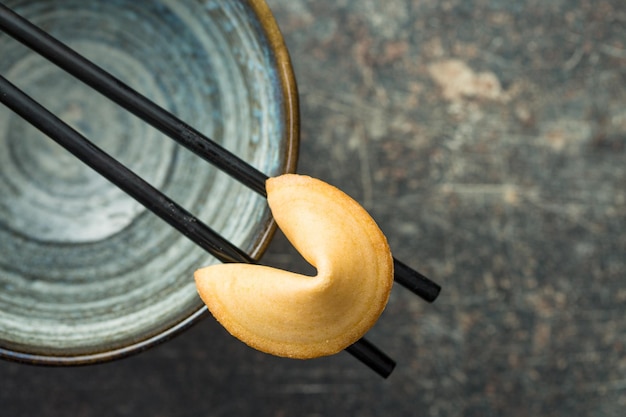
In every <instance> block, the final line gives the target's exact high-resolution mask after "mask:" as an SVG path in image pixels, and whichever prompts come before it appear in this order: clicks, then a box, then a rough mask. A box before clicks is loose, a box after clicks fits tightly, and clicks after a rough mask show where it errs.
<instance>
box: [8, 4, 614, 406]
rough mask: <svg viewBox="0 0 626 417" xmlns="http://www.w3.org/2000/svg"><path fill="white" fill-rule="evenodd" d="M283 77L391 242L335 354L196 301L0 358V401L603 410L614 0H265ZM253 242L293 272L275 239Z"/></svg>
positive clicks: (349, 186) (328, 159)
mask: <svg viewBox="0 0 626 417" xmlns="http://www.w3.org/2000/svg"><path fill="white" fill-rule="evenodd" d="M269 4H270V6H271V7H272V9H273V11H274V12H275V15H276V17H277V20H278V23H279V25H280V26H281V28H282V30H283V32H284V35H285V38H286V41H287V44H288V46H289V48H290V50H291V54H292V58H293V62H294V66H295V71H296V75H297V78H298V83H299V88H300V94H301V115H302V147H301V159H300V168H299V171H300V172H301V173H306V174H310V175H314V176H316V177H319V178H322V179H324V180H327V181H329V182H331V183H333V184H335V185H337V186H339V187H340V188H342V189H344V190H345V191H346V192H348V193H349V194H351V195H352V196H353V197H355V198H356V199H357V200H359V201H360V202H361V203H362V204H363V205H364V206H365V207H366V208H367V209H368V210H370V212H371V213H372V215H373V216H374V217H375V218H376V219H377V221H378V222H379V223H380V226H381V228H382V229H383V230H384V231H385V232H386V234H387V235H388V238H389V241H390V243H391V246H392V249H393V251H394V254H395V256H396V257H397V258H398V259H401V260H403V261H404V262H406V263H408V264H409V265H411V266H413V267H415V268H417V269H419V270H421V271H422V272H424V273H426V274H427V275H429V276H431V277H432V278H434V279H435V280H436V281H438V282H439V283H441V284H442V285H443V287H444V290H443V292H442V294H441V297H440V298H439V299H438V300H437V301H436V302H435V303H434V304H432V305H430V304H427V303H425V302H422V301H421V300H419V299H417V298H416V297H414V296H412V295H410V294H409V293H408V292H407V291H406V290H404V289H403V288H400V287H397V288H394V290H393V292H392V297H391V300H390V303H389V306H388V308H387V310H386V311H385V313H384V314H383V317H382V318H381V320H380V322H379V323H378V324H377V325H376V327H375V328H374V329H373V330H372V331H371V333H370V334H369V336H368V337H369V339H370V340H372V341H373V342H375V343H376V344H378V345H379V346H380V347H381V348H383V349H384V350H385V351H386V352H388V353H389V354H390V355H391V356H393V357H394V358H395V359H396V360H397V362H398V367H397V369H396V371H395V372H394V373H393V374H392V376H391V377H390V378H389V379H388V380H383V379H381V378H379V377H378V376H376V375H375V374H373V373H372V372H371V371H369V370H368V369H366V368H365V367H364V366H362V365H361V364H360V363H359V362H357V361H356V360H355V359H353V358H352V357H351V356H350V355H348V354H346V353H342V354H339V355H336V356H334V357H330V358H324V359H319V360H313V361H306V362H302V361H292V360H286V359H279V358H273V357H270V356H267V355H264V354H261V353H258V352H256V351H254V350H251V349H249V348H247V347H246V346H243V345H242V344H241V343H239V342H238V341H236V340H234V339H232V338H231V337H230V336H228V335H227V334H226V332H225V331H224V330H222V329H221V327H219V326H218V325H217V324H216V323H215V322H214V321H213V320H212V319H211V318H207V320H204V321H203V322H201V323H200V324H199V325H197V326H195V327H193V328H192V329H190V330H189V331H187V332H185V333H184V334H182V335H181V336H179V337H177V338H175V339H174V340H172V341H170V342H168V343H166V344H163V345H160V346H158V347H156V348H154V349H151V350H149V351H147V352H145V353H142V354H140V355H137V356H134V357H131V358H127V359H124V360H120V361H116V362H113V363H109V364H102V365H96V366H89V367H81V368H71V369H60V368H39V367H31V366H25V365H19V364H13V363H8V362H2V363H0V415H2V416H16V417H21V416H34V415H38V416H41V417H43V416H62V415H68V416H69V415H71V416H76V417H80V416H85V417H88V416H151V417H156V416H174V417H182V416H197V415H204V416H276V417H279V416H331V415H333V416H334V415H336V416H349V415H355V416H528V415H539V416H568V417H574V416H597V417H602V416H616V417H617V416H623V415H624V414H623V413H624V411H623V410H625V409H626V318H625V315H626V283H625V278H626V277H625V276H626V87H625V84H626V9H625V8H624V5H623V2H622V1H621V0H612V1H604V0H596V1H590V0H559V1H549V2H548V1H531V0H522V1H504V0H473V1H465V0H413V1H410V0H407V1H404V0H392V1H388V2H383V1H374V0H341V1H337V2H321V1H317V2H316V1H312V0H311V1H304V0H269ZM266 260H267V261H268V262H270V263H273V264H278V265H283V266H286V267H296V268H300V267H302V266H301V263H302V262H301V261H300V260H299V258H298V256H297V255H296V254H295V253H294V252H293V250H292V249H290V247H289V245H288V244H287V243H286V242H285V240H284V238H283V237H282V236H281V235H277V237H276V239H275V241H274V243H273V244H272V246H271V248H270V250H269V252H268V254H267V256H266Z"/></svg>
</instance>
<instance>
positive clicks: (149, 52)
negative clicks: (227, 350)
mask: <svg viewBox="0 0 626 417" xmlns="http://www.w3.org/2000/svg"><path fill="white" fill-rule="evenodd" d="M5 3H6V4H7V6H9V7H10V8H12V9H14V10H15V11H16V12H18V13H20V14H22V15H23V16H24V17H26V18H28V19H29V20H31V21H32V22H33V23H35V24H36V25H38V26H40V27H41V28H43V29H45V30H46V31H48V32H50V33H51V34H53V35H54V36H55V37H57V38H59V39H60V40H62V41H63V42H65V43H66V44H68V45H69V46H70V47H72V48H74V49H76V50H77V51H78V52H79V53H81V54H83V55H85V56H86V57H87V58H89V59H91V60H93V61H94V62H95V63H97V64H98V65H100V66H102V67H104V68H105V69H106V70H107V71H109V72H111V73H112V74H113V75H115V76H116V77H117V78H119V79H121V80H122V81H124V82H125V83H126V84H129V85H130V86H131V87H133V88H134V89H136V90H138V91H139V92H141V93H142V94H144V95H146V96H148V97H149V98H150V99H152V100H153V101H155V102H157V103H158V104H160V105H161V106H163V107H165V108H166V109H168V110H170V111H171V112H173V113H174V114H176V115H178V116H179V117H180V118H181V119H182V120H184V121H185V122H187V123H188V124H190V125H191V126H194V127H195V128H197V129H198V130H199V131H201V132H203V133H205V134H206V135H207V136H209V137H211V138H212V139H214V140H215V141H217V142H219V143H220V144H221V145H222V146H224V147H225V148H227V149H229V150H230V151H232V152H233V153H235V154H236V155H238V156H240V157H241V158H242V159H244V160H245V161H247V162H249V163H250V164H251V165H253V166H254V167H256V168H257V169H258V170H260V171H261V172H263V173H265V174H267V175H270V176H272V175H276V174H279V173H283V172H293V171H294V170H295V161H296V156H297V149H298V109H297V93H296V86H295V81H294V78H293V73H292V69H291V65H290V61H289V57H288V54H287V51H286V49H285V46H284V43H283V40H282V38H281V35H280V32H279V30H278V28H277V26H276V23H275V21H274V19H273V18H272V15H271V12H270V10H269V8H268V6H267V5H266V4H265V3H263V2H262V1H260V0H248V1H245V0H151V1H145V2H144V1H141V2H138V1H135V0H45V1H43V0H40V1H34V0H9V1H6V2H5ZM0 50H2V60H0V73H2V74H3V75H4V76H5V77H6V78H8V79H9V80H10V81H12V82H13V83H14V84H16V85H17V86H19V87H20V88H22V89H23V90H24V91H26V92H27V93H28V94H29V95H31V96H32V97H33V98H35V99H36V100H38V101H39V102H41V103H42V104H43V105H44V106H46V107H47V108H48V109H50V110H52V111H53V112H54V113H55V114H57V115H58V116H60V117H61V118H62V119H63V120H64V121H66V122H67V123H68V124H70V125H72V126H73V127H75V128H76V129H77V130H79V131H80V132H81V133H83V134H84V135H85V136H86V137H88V138H89V139H90V140H91V141H92V142H94V143H95V144H96V145H98V146H99V147H101V148H103V149H104V150H105V151H107V152H108V153H110V154H111V155H113V156H114V157H115V158H116V159H118V160H119V161H121V162H123V163H124V164H125V165H126V166H128V167H129V168H131V169H132V170H133V171H135V172H136V173H138V174H139V175H140V176H142V177H143V178H144V179H146V180H147V181H148V182H150V183H151V184H152V185H154V186H155V187H157V188H159V189H160V190H161V191H162V192H164V193H165V194H166V195H168V196H169V197H171V198H172V199H173V200H175V201H176V202H178V203H179V204H180V205H182V206H183V207H185V208H187V209H188V210H189V211H190V212H192V213H193V214H195V215H196V216H197V217H199V218H200V220H202V221H204V222H206V224H208V225H209V226H210V227H211V228H213V229H214V230H216V231H217V232H219V233H220V234H221V235H223V236H224V237H225V238H227V239H228V240H230V241H231V242H232V243H234V244H235V245H237V246H239V247H240V248H241V249H243V250H245V251H246V252H248V253H249V254H251V255H252V256H253V257H255V258H258V257H259V256H260V255H261V254H262V252H263V251H264V249H265V248H266V245H267V244H268V242H269V240H270V239H271V235H272V231H273V227H274V226H273V222H272V220H271V217H270V213H269V211H268V208H267V205H266V202H265V200H264V199H263V198H262V197H260V196H258V195H257V194H256V193H254V192H253V191H251V190H249V189H247V188H245V187H244V186H242V185H240V184H238V183H237V182H236V181H235V180H233V179H231V178H230V177H228V176H227V175H225V174H223V173H222V172H219V171H218V170H217V169H216V168H214V167H212V166H210V165H209V164H208V163H206V162H204V161H202V160H201V159H200V158H198V157H197V156H195V155H192V154H191V153H190V152H189V151H187V150H186V149H184V148H182V147H180V146H179V145H177V144H176V143H175V142H174V141H172V140H171V139H169V138H167V137H165V136H164V135H162V134H160V133H159V132H158V131H156V130H155V129H153V128H151V127H150V126H148V125H147V124H145V123H144V122H142V121H140V120H139V119H137V118H136V117H134V116H132V115H131V114H129V113H128V112H126V111H125V110H123V109H122V108H120V107H118V106H116V105H115V104H113V103H112V102H110V101H109V100H108V99H106V98H104V97H102V96H101V95H100V94H98V93H96V92H94V91H93V90H91V89H89V88H88V87H86V86H85V85H83V84H81V83H80V82H79V81H77V80H76V79H74V78H72V77H71V76H70V75H67V74H66V73H64V72H63V71H61V70H60V69H58V68H57V67H55V66H54V65H52V64H50V63H48V62H47V61H45V60H44V59H42V58H41V57H39V56H37V55H36V54H35V53H33V52H31V51H30V50H28V49H27V48H25V47H24V46H22V45H21V44H19V43H18V42H16V41H15V40H13V39H10V38H9V37H8V36H6V35H5V34H3V33H1V32H0ZM0 245H1V248H2V249H1V251H0V356H2V357H4V358H8V359H14V360H18V361H28V362H34V363H44V364H81V363H91V362H98V361H104V360H109V359H112V358H117V357H121V356H125V355H128V354H130V353H133V352H138V351H140V350H143V349H145V348H147V347H149V346H152V345H154V344H156V343H158V342H161V341H163V340H165V339H167V338H168V337H170V336H171V335H173V334H176V333H178V332H180V331H181V330H182V329H184V328H186V327H187V326H188V325H190V324H191V323H193V322H195V321H197V320H198V319H199V318H200V317H201V316H203V315H204V314H205V311H206V309H205V306H204V305H203V304H202V302H201V301H200V299H199V297H198V296H197V293H196V289H195V285H194V281H193V272H194V270H195V269H197V268H199V267H202V266H204V265H208V264H211V263H215V262H217V261H216V260H215V259H214V258H213V257H212V256H211V255H209V254H207V253H206V252H204V251H203V250H202V249H199V248H198V247H196V246H195V245H194V244H193V243H192V242H191V241H189V240H188V239H187V238H185V237H184V236H182V235H181V234H179V233H178V232H176V231H175V230H174V229H172V228H171V227H170V226H168V225H167V224H166V223H165V222H163V221H162V220H161V219H159V218H158V217H156V216H155V215H153V214H152V213H150V212H148V211H147V210H146V209H145V208H144V207H142V206H141V205H139V204H138V203H137V202H135V201H134V200H132V199H131V198H130V197H128V196H127V195H125V194H124V193H123V192H121V191H120V190H119V189H117V188H116V187H115V186H113V185H112V184H110V183H109V182H107V181H106V180H105V179H103V178H102V177H100V176H99V175H98V174H96V173H95V172H93V171H92V170H91V169H90V168H88V167H87V166H86V165H84V164H82V163H81V162H79V161H78V160H77V159H75V158H74V157H73V156H71V155H70V154H69V153H68V152H67V151H65V150H64V149H62V148H60V147H59V146H58V145H56V143H54V142H53V141H52V140H50V139H49V138H47V137H45V136H43V135H42V134H40V133H39V132H37V131H36V130H35V129H33V128H32V127H31V126H29V125H28V124H27V123H26V122H24V121H22V120H21V119H20V118H18V117H17V116H16V115H14V114H13V113H12V112H11V111H10V110H8V109H7V108H5V107H0Z"/></svg>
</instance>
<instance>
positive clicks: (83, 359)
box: [0, 0, 300, 366]
mask: <svg viewBox="0 0 626 417" xmlns="http://www.w3.org/2000/svg"><path fill="white" fill-rule="evenodd" d="M242 3H243V4H244V5H245V6H246V7H247V8H248V9H249V10H251V11H252V14H253V15H254V16H255V17H256V19H257V20H258V22H259V23H260V29H261V31H262V32H263V34H264V35H265V38H266V39H265V40H266V41H267V43H268V45H269V50H270V52H271V54H272V56H273V60H274V62H275V64H276V68H275V70H276V72H277V75H278V78H279V80H278V81H279V84H280V89H281V92H282V94H281V98H282V107H283V108H282V114H283V116H284V119H285V126H284V131H283V138H284V140H285V143H284V148H285V152H284V153H283V154H282V155H281V156H282V160H281V161H280V163H281V165H280V168H281V173H293V172H295V171H296V168H297V163H298V156H299V147H300V109H299V96H298V88H297V84H296V78H295V73H294V70H293V65H292V61H291V57H290V54H289V51H288V49H287V46H286V44H285V41H284V38H283V35H282V32H281V31H280V28H279V26H278V23H277V22H276V19H275V18H274V15H273V13H272V11H271V9H270V7H269V5H268V4H267V3H266V2H265V0H242ZM275 232H276V223H275V222H274V220H273V218H272V217H271V215H270V216H267V218H266V220H265V222H264V224H263V227H262V230H261V231H260V234H259V236H258V238H257V239H256V241H255V242H254V243H253V245H252V249H251V251H250V255H251V256H252V257H253V258H254V259H259V258H260V257H261V256H262V255H263V253H264V252H265V251H266V250H267V248H268V246H269V244H270V242H271V240H272V238H273V236H274V234H275ZM208 315H209V313H208V309H207V308H206V306H205V305H204V303H203V302H202V301H201V300H200V298H199V297H198V308H197V309H196V310H195V311H193V312H192V313H191V314H189V315H187V316H186V317H181V319H180V320H179V321H178V322H176V323H173V324H172V325H170V326H169V327H167V328H165V329H163V330H161V331H159V332H158V333H155V334H153V335H147V336H146V337H145V338H143V339H138V340H136V341H134V342H132V343H129V344H128V345H126V346H122V347H114V348H110V349H108V348H106V347H104V348H103V349H102V350H95V349H94V350H93V351H92V352H90V353H80V354H72V353H68V354H59V353H56V352H55V353H54V354H49V355H48V354H43V353H30V352H28V353H26V352H20V351H17V350H15V349H9V348H3V347H0V358H2V359H7V360H10V361H13V362H21V363H27V364H32V365H47V366H72V365H88V364H95V363H102V362H108V361H112V360H114V359H121V358H124V357H128V356H131V355H135V354H138V353H141V352H143V351H145V350H147V349H149V348H152V347H154V346H156V345H159V344H161V343H163V342H166V341H168V340H170V339H172V338H173V337H175V336H177V335H179V334H180V333H182V332H183V331H184V330H186V329H188V328H189V327H191V326H192V325H194V324H196V323H198V322H199V321H200V320H201V319H203V318H205V317H206V316H208Z"/></svg>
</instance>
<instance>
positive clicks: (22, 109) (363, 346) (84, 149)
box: [0, 75, 394, 378]
mask: <svg viewBox="0 0 626 417" xmlns="http://www.w3.org/2000/svg"><path fill="white" fill-rule="evenodd" d="M0 102H1V103H3V104H5V105H6V106H7V107H8V108H10V109H11V110H13V111H14V112H15V113H17V114H18V115H19V116H20V117H22V118H24V119H25V120H26V121H27V122H29V123H30V124H31V125H33V126H34V127H35V128H37V129H39V130H40V131H41V132H42V133H44V134H45V135H47V136H48V137H50V138H51V139H53V140H54V141H55V142H57V143H58V144H59V145H61V146H62V147H64V148H65V149H66V150H68V151H69V152H70V153H72V154H73V155H74V156H76V157H77V158H78V159H80V160H81V161H83V162H84V163H85V164H87V165H88V166H89V167H91V168H92V169H94V170H95V171H96V172H98V173H99V174H100V175H102V176H103V177H105V178H106V179H108V180H109V181H111V182H112V183H113V184H115V185H116V186H118V187H119V188H120V189H122V190H123V191H124V192H126V193H127V194H128V195H129V196H131V197H133V198H134V199H136V200H137V201H138V202H139V203H141V204H142V205H144V206H145V207H146V208H147V209H149V210H150V211H152V212H153V213H154V214H156V215H157V216H159V217H160V218H161V219H163V220H164V221H166V222H167V223H168V224H170V225H171V226H172V227H174V228H175V229H176V230H178V231H179V232H180V233H182V234H183V235H185V236H187V237H188V238H189V239H191V240H192V241H193V242H194V243H195V244H197V245H198V246H200V247H201V248H203V249H205V250H206V251H207V252H209V253H210V254H212V255H213V256H215V257H216V258H217V259H219V260H220V261H222V262H242V263H255V262H256V261H255V260H254V259H252V258H251V257H250V256H249V255H248V254H247V253H245V252H244V251H242V250H240V249H239V248H237V247H236V246H234V245H233V244H232V243H230V242H229V241H227V240H226V239H224V238H223V237H222V236H220V235H219V234H218V233H217V232H215V231H214V230H212V229H211V228H209V227H208V226H206V225H205V224H204V223H202V222H201V221H200V220H198V219H197V218H196V217H194V216H193V215H192V214H191V213H189V212H188V211H187V210H185V209H184V208H183V207H181V206H180V205H178V204H177V203H176V202H174V201H173V200H171V199H170V198H169V197H167V196H166V195H164V194H163V193H161V192H160V191H159V190H157V189H156V188H154V187H153V186H152V185H150V184H149V183H147V182H146V181H145V180H143V179H142V178H141V177H139V176H138V175H137V174H135V173H134V172H133V171H131V170H130V169H128V168H127V167H126V166H124V165H123V164H121V163H120V162H119V161H117V160H116V159H115V158H113V157H112V156H110V155H108V154H107V153H106V152H104V151H103V150H101V149H100V148H98V147H97V146H96V145H94V144H93V143H92V142H90V141H89V140H88V139H87V138H85V137H84V136H83V135H81V134H80V133H79V132H77V131H76V130H74V129H73V128H72V127H70V126H69V125H67V124H66V123H65V122H63V121H62V120H61V119H59V118H58V117H56V116H55V115H54V114H52V113H51V112H50V111H48V110H47V109H45V108H44V107H43V106H42V105H41V104H39V103H38V102H36V101H35V100H33V99H32V98H31V97H29V96H28V95H26V94H25V93H24V92H22V91H21V90H20V89H19V88H17V87H16V86H15V85H13V84H12V83H11V82H10V81H8V80H7V79H6V78H4V77H3V76H2V75H0ZM346 351H347V352H349V353H351V354H352V355H353V356H354V357H356V358H357V359H359V360H360V361H361V362H363V363H364V364H365V365H367V366H368V367H370V368H371V369H372V370H374V371H375V372H376V373H378V374H379V375H381V376H383V377H385V378H386V377H388V376H389V374H390V373H391V371H392V370H393V366H392V365H393V364H394V362H393V361H392V360H391V359H390V358H389V357H388V356H387V355H385V354H384V353H383V352H382V351H380V350H378V349H377V348H376V347H375V346H374V345H372V344H371V343H370V342H368V341H367V340H365V339H360V340H359V341H357V342H356V343H355V344H354V345H352V346H349V347H348V348H347V349H346Z"/></svg>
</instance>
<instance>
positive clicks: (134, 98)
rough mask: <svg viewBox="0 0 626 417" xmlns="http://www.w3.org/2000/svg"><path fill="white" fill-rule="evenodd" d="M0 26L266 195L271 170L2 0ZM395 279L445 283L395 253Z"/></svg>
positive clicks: (408, 283)
mask: <svg viewBox="0 0 626 417" xmlns="http://www.w3.org/2000/svg"><path fill="white" fill-rule="evenodd" d="M0 29H2V30H4V31H5V32H6V33H7V34H9V35H10V36H11V37H13V38H14V39H16V40H17V41H19V42H21V43H22V44H24V45H25V46H27V47H28V48H30V49H32V50H33V51H35V52H37V53H38V54H40V55H41V56H43V57H44V58H46V59H48V60H49V61H50V62H52V63H54V64H55V65H57V66H59V67H60V68H62V69H63V70H65V71H66V72H68V73H69V74H71V75H73V76H74V77H76V78H77V79H79V80H81V81H82V82H83V83H85V84H87V85H88V86H90V87H92V88H93V89H94V90H96V91H98V92H100V93H101V94H102V95H104V96H106V97H108V98H109V99H110V100H112V101H113V102H115V103H117V104H118V105H120V106H121V107H123V108H125V109H126V110H128V111H129V112H131V113H133V114H135V115H136V116H137V117H139V118H140V119H142V120H144V121H145V122H146V123H148V124H150V125H152V126H153V127H155V128H156V129H158V130H160V131H161V132H162V133H164V134H165V135H167V136H169V137H170V138H172V139H174V140H175V141H176V142H178V143H179V144H181V145H182V146H184V147H186V148H187V149H189V150H190V151H191V152H193V153H195V154H196V155H198V156H199V157H201V158H202V159H204V160H205V161H207V162H209V163H211V164H213V165H215V166H216V167H217V168H219V169H220V170H222V171H223V172H225V173H227V174H228V175H230V176H232V177H233V178H235V179H236V180H237V181H239V182H241V183H242V184H244V185H246V186H247V187H249V188H250V189H252V190H253V191H255V192H257V193H258V194H260V195H262V196H264V197H266V196H267V194H266V191H265V181H266V180H267V178H268V177H267V175H265V174H263V173H262V172H260V171H258V170H257V169H256V168H254V167H253V166H251V165H250V164H248V163H247V162H245V161H243V160H242V159H241V158H239V157H238V156H236V155H234V154H232V153H231V152H229V151H228V150H226V149H225V148H223V147H222V146H220V145H219V144H217V143H216V142H214V141H212V140H211V139H209V138H208V137H206V136H205V135H203V134H202V133H200V132H199V131H197V130H196V129H194V128H193V127H191V126H189V125H188V124H186V123H185V122H183V121H182V120H180V119H179V118H178V117H176V116H175V115H173V114H171V113H170V112H168V111H167V110H165V109H163V108H162V107H160V106H159V105H157V104H156V103H154V102H152V101H151V100H150V99H148V98H147V97H145V96H143V95H141V94H140V93H139V92H137V91H135V90H133V89H132V88H131V87H129V86H128V85H126V84H125V83H124V82H122V81H121V80H119V79H117V78H116V77H114V76H113V75H111V74H110V73H108V72H107V71H105V70H104V69H102V68H101V67H99V66H97V65H96V64H94V63H93V62H91V61H89V60H88V59H86V58H85V57H83V56H82V55H80V54H79V53H77V52H76V51H74V50H72V49H71V48H69V47H68V46H67V45H65V44H63V43H62V42H60V41H59V40H57V39H55V38H54V37H53V36H51V35H50V34H49V33H47V32H45V31H44V30H42V29H40V28H38V27H37V26H35V25H33V24H32V23H30V22H29V21H28V20H26V19H24V18H23V17H21V16H19V15H18V14H16V13H15V12H13V11H12V10H11V9H9V8H8V7H6V6H5V5H3V4H2V3H0ZM394 277H395V280H396V282H398V283H399V284H400V285H402V286H404V287H405V288H407V289H409V290H410V291H412V292H413V293H414V294H416V295H418V296H419V297H421V298H422V299H424V300H426V301H428V302H433V301H434V300H435V299H436V298H437V297H438V296H439V293H440V291H441V287H440V286H439V285H438V284H436V283H435V282H433V281H432V280H430V279H429V278H427V277H426V276H424V275H423V274H421V273H420V272H417V271H415V270H413V269H411V268H409V267H408V266H407V265H406V264H404V263H402V262H400V261H398V260H397V259H395V258H394Z"/></svg>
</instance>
